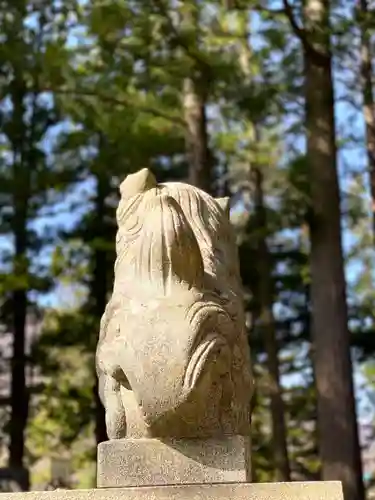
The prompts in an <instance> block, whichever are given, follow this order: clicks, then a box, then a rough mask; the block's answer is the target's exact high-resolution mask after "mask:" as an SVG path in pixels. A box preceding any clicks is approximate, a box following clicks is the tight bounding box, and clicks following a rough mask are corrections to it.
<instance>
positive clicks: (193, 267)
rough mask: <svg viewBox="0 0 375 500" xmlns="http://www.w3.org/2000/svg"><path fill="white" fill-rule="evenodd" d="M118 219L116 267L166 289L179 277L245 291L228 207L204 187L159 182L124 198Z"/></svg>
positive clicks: (195, 283) (179, 280)
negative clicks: (202, 188)
mask: <svg viewBox="0 0 375 500" xmlns="http://www.w3.org/2000/svg"><path fill="white" fill-rule="evenodd" d="M117 221H118V226H119V229H118V234H117V240H116V250H117V260H116V268H118V267H120V266H124V267H126V268H127V269H128V270H129V269H130V268H131V269H132V273H134V279H136V280H139V282H143V283H146V282H147V283H148V285H150V286H151V285H152V288H156V289H158V290H159V291H162V293H163V294H166V293H169V292H170V291H171V287H170V284H171V283H173V282H175V283H186V284H188V285H189V286H190V287H192V286H196V287H198V288H199V287H202V286H204V287H205V288H208V289H211V291H214V290H213V289H215V290H216V291H219V292H220V283H223V284H224V286H225V289H226V290H228V285H229V289H230V290H231V291H232V293H233V294H234V295H236V296H238V294H240V284H239V273H238V269H237V267H236V265H237V264H236V259H235V258H233V257H234V255H235V252H236V247H235V242H234V241H233V239H232V235H231V231H230V223H229V218H228V213H227V211H226V209H225V208H222V206H221V205H220V204H219V202H218V201H216V200H215V199H214V198H213V197H211V196H210V195H208V194H206V193H205V192H203V191H201V190H200V189H198V188H196V187H194V186H189V185H186V184H181V183H165V184H159V185H157V186H156V187H152V188H150V189H148V190H146V191H145V192H142V193H136V194H135V195H134V196H131V197H130V198H125V199H124V200H123V201H122V202H120V204H119V208H118V211H117ZM168 291H169V292H168Z"/></svg>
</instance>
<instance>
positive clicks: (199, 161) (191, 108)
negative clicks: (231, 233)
mask: <svg viewBox="0 0 375 500" xmlns="http://www.w3.org/2000/svg"><path fill="white" fill-rule="evenodd" d="M181 10H182V24H183V26H184V29H185V30H189V31H190V32H191V33H194V34H195V35H196V34H197V27H198V24H199V9H198V6H197V5H190V6H189V5H187V4H186V5H184V6H183V7H182V9H181ZM196 38H197V35H196ZM195 45H196V46H197V47H198V45H199V40H198V39H196V40H195ZM190 71H191V74H190V75H189V76H188V77H186V78H185V79H184V82H183V89H182V94H183V109H184V119H185V127H186V130H185V144H186V157H187V161H188V165H189V174H188V182H189V184H192V185H193V186H196V187H199V188H201V189H203V190H204V191H207V192H208V193H211V192H212V190H213V175H212V157H211V151H210V148H209V144H208V141H209V136H208V131H207V115H206V101H207V94H208V87H209V82H208V75H206V71H207V67H206V66H205V65H204V64H203V63H202V62H201V61H200V60H199V59H195V58H192V61H191V70H190Z"/></svg>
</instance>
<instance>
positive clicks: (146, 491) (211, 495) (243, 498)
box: [0, 482, 343, 500]
mask: <svg viewBox="0 0 375 500" xmlns="http://www.w3.org/2000/svg"><path fill="white" fill-rule="evenodd" d="M228 498H230V499H231V500H343V495H342V488H341V484H340V483H338V482H320V483H313V482H310V483H269V484H212V485H208V484H207V485H184V486H159V487H143V488H111V489H98V490H58V491H46V492H41V491H38V492H30V493H3V494H0V500H190V499H191V500H228Z"/></svg>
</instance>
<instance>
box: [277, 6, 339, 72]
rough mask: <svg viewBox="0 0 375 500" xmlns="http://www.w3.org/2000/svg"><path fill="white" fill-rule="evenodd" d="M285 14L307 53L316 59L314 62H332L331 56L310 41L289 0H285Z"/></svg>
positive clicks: (320, 64) (324, 63) (321, 64)
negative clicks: (299, 23)
mask: <svg viewBox="0 0 375 500" xmlns="http://www.w3.org/2000/svg"><path fill="white" fill-rule="evenodd" d="M283 6H284V14H285V15H286V17H287V18H288V20H289V23H290V26H291V27H292V30H293V32H294V34H295V35H296V36H297V37H298V38H299V40H300V42H301V44H302V47H303V50H304V51H305V54H306V55H308V56H310V57H311V58H312V59H314V62H315V63H316V64H318V65H319V66H325V65H326V64H327V63H330V56H329V54H326V53H324V52H321V51H320V50H317V49H316V48H315V47H314V46H313V45H312V44H311V43H310V41H309V39H308V36H307V31H306V30H305V29H304V28H302V27H301V26H299V25H298V23H297V21H296V18H295V16H294V13H293V9H292V6H291V5H290V3H289V1H288V0H283Z"/></svg>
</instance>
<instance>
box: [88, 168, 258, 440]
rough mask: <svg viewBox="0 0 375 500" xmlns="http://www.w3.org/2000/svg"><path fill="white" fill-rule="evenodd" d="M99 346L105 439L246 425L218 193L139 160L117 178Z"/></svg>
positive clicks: (247, 376)
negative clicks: (111, 262)
mask: <svg viewBox="0 0 375 500" xmlns="http://www.w3.org/2000/svg"><path fill="white" fill-rule="evenodd" d="M120 191H121V200H120V203H119V207H118V210H117V221H118V233H117V241H116V251H117V260H116V264H115V282H114V289H113V295H112V298H111V300H110V302H109V303H108V305H107V308H106V311H105V313H104V315H103V318H102V323H101V329H100V338H99V343H98V349H97V371H98V376H99V388H100V394H101V398H102V401H103V404H104V406H105V409H106V422H107V431H108V436H109V438H110V439H120V438H124V437H125V436H127V437H158V438H164V437H175V438H202V439H206V438H209V437H218V436H225V435H243V436H247V435H249V428H250V415H249V414H250V399H251V395H252V385H253V382H252V376H251V370H250V357H249V349H248V343H247V338H246V334H245V322H244V311H243V303H242V290H241V283H240V275H239V269H238V257H237V250H236V245H235V241H234V235H233V232H232V229H231V226H230V222H229V218H228V200H226V199H220V200H215V199H214V198H212V197H211V196H209V195H208V194H206V193H204V192H203V191H201V190H199V189H197V188H195V187H193V186H189V185H187V184H180V183H166V184H159V185H158V184H157V183H156V180H155V178H154V176H153V175H152V173H151V172H150V171H149V170H147V169H144V170H141V171H140V172H138V173H137V174H133V175H130V176H128V177H127V178H126V179H125V181H124V182H123V183H122V184H121V187H120Z"/></svg>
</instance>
